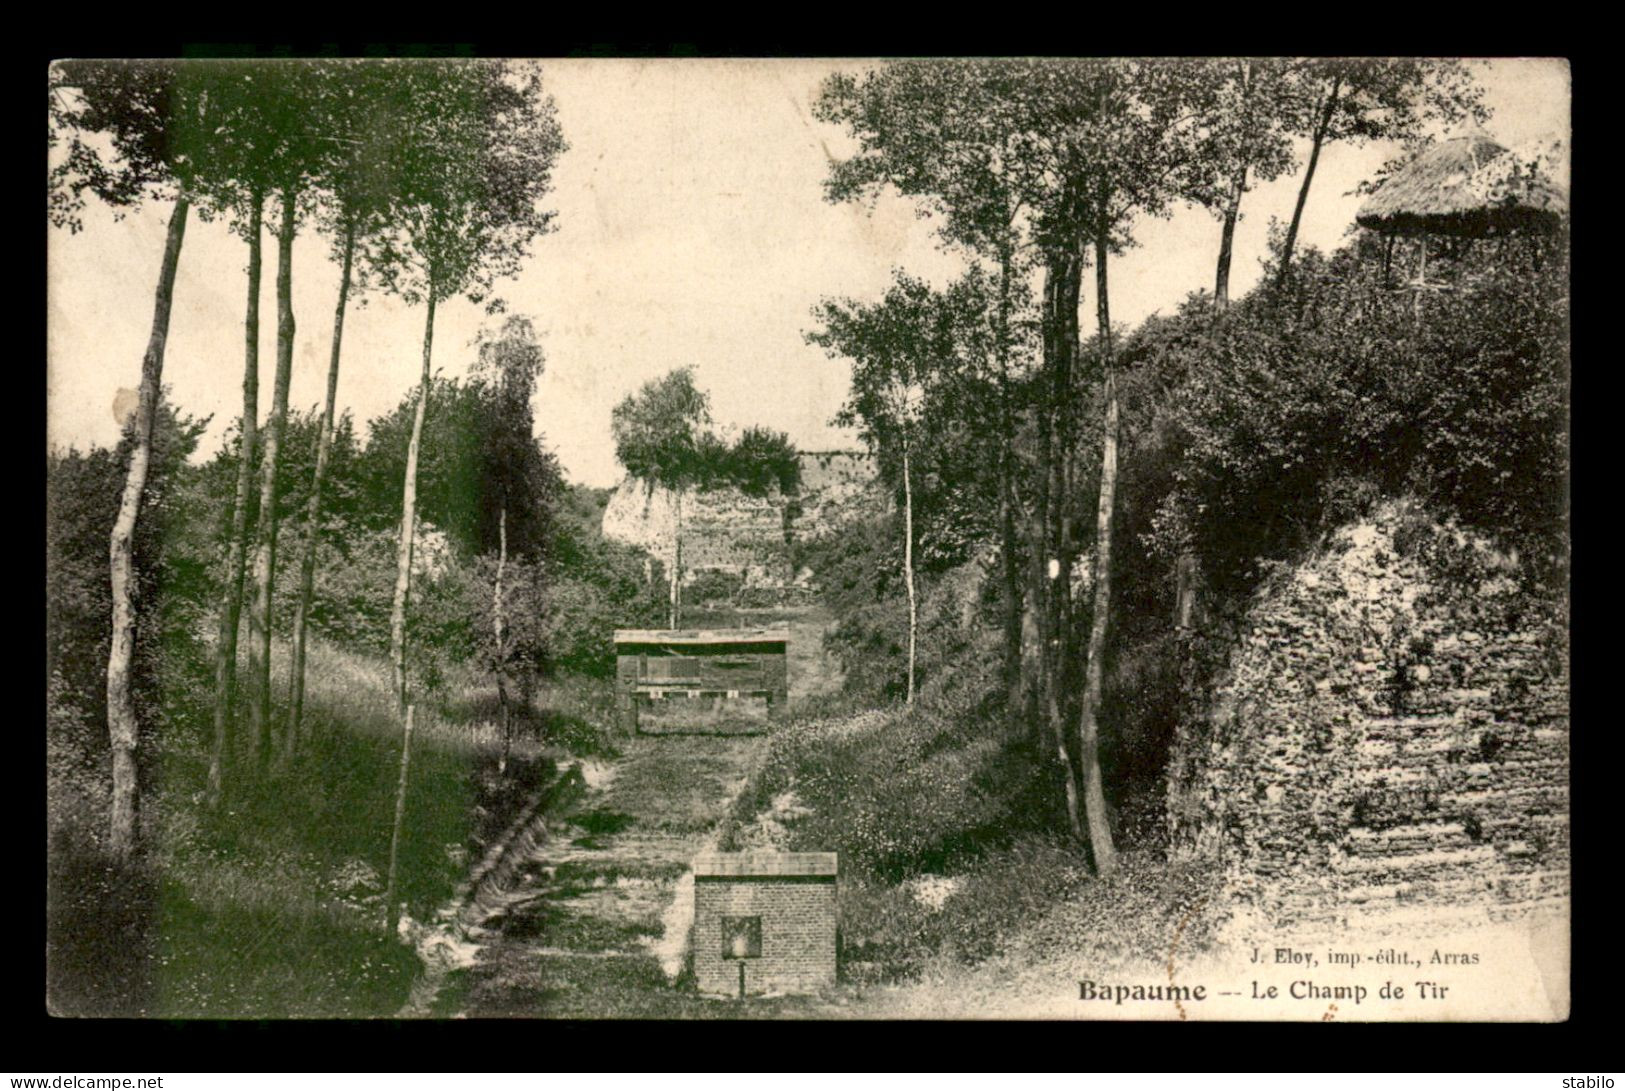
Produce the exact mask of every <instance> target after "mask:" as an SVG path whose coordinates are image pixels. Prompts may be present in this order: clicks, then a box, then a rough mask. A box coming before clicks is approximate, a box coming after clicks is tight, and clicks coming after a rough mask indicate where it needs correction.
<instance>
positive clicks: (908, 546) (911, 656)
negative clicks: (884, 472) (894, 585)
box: [903, 430, 920, 705]
mask: <svg viewBox="0 0 1625 1091" xmlns="http://www.w3.org/2000/svg"><path fill="white" fill-rule="evenodd" d="M903 583H904V586H905V587H906V588H907V590H908V696H907V698H906V700H907V703H908V704H911V705H912V704H913V703H914V661H915V648H916V646H917V642H918V639H919V631H920V608H919V604H918V602H917V601H916V599H915V594H914V485H913V483H912V481H911V480H910V473H909V464H908V432H907V431H906V430H905V431H904V433H903Z"/></svg>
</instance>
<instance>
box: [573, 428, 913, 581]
mask: <svg viewBox="0 0 1625 1091" xmlns="http://www.w3.org/2000/svg"><path fill="white" fill-rule="evenodd" d="M800 458H801V485H800V488H799V490H798V491H797V493H796V494H795V495H793V496H783V495H781V494H780V493H779V491H778V489H777V488H776V487H775V488H774V489H772V490H771V491H770V492H769V493H768V494H767V495H766V496H762V497H755V496H747V495H746V494H745V493H743V492H741V491H739V490H738V489H736V488H731V487H730V488H724V489H714V490H708V491H700V490H693V489H690V490H685V491H684V493H683V496H682V520H683V574H684V579H685V581H686V580H693V579H695V578H696V577H697V576H699V575H700V574H701V573H703V572H707V571H721V572H728V573H733V574H738V575H742V576H744V577H745V578H746V581H747V583H749V584H751V585H753V586H771V585H774V584H779V583H786V582H789V581H790V580H791V579H792V578H793V576H794V573H791V572H790V571H789V570H788V560H787V554H786V550H785V547H786V545H787V544H788V543H789V542H791V541H794V540H798V539H799V540H807V539H811V538H816V537H818V536H819V535H823V534H828V533H830V532H832V531H835V530H837V529H839V528H840V527H841V526H843V525H845V524H846V523H847V522H848V521H850V520H851V519H853V518H856V517H860V516H864V515H873V514H875V513H877V512H880V511H884V510H885V508H886V506H887V505H888V504H889V500H888V499H887V498H886V497H885V496H884V493H883V491H882V490H881V489H880V487H879V485H878V482H877V481H876V478H875V472H874V464H873V461H872V460H871V459H870V458H869V456H868V455H866V454H864V453H862V452H856V451H819V452H802V454H801V455H800ZM676 528H677V496H676V495H675V493H673V491H672V490H670V489H667V488H663V487H662V486H659V485H655V484H652V483H650V482H647V481H643V480H641V479H639V478H635V477H627V478H625V479H623V480H622V481H621V483H620V485H618V486H617V487H616V489H615V492H614V493H613V494H612V495H611V496H610V499H609V504H608V506H607V507H606V508H605V509H604V521H603V531H604V537H606V538H609V539H611V540H613V541H618V542H625V543H627V544H629V545H636V546H641V547H642V548H644V549H647V550H648V551H649V552H650V553H652V554H653V555H654V556H655V557H656V558H658V559H659V560H660V562H661V563H662V564H665V565H668V566H669V565H670V564H671V563H672V560H673V557H674V554H675V550H676Z"/></svg>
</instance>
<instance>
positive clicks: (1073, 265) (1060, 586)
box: [1045, 255, 1083, 737]
mask: <svg viewBox="0 0 1625 1091" xmlns="http://www.w3.org/2000/svg"><path fill="white" fill-rule="evenodd" d="M1082 276H1083V263H1082V261H1081V259H1080V258H1079V257H1078V256H1076V255H1068V256H1067V257H1066V258H1065V259H1063V263H1062V266H1061V269H1060V271H1059V274H1058V276H1057V278H1056V282H1055V286H1054V292H1053V294H1052V296H1051V299H1050V308H1051V313H1050V323H1051V325H1053V327H1054V330H1055V333H1054V337H1055V357H1056V362H1057V368H1056V374H1055V406H1056V430H1055V431H1056V437H1055V439H1056V443H1055V452H1054V455H1055V457H1054V458H1053V459H1052V461H1051V466H1050V497H1051V501H1050V516H1051V521H1052V524H1053V525H1052V527H1051V528H1050V532H1049V533H1050V540H1051V542H1052V543H1053V544H1052V546H1051V549H1052V552H1051V554H1050V556H1051V558H1053V559H1052V561H1051V565H1050V567H1051V572H1050V581H1049V582H1050V595H1049V615H1050V621H1049V638H1050V639H1049V653H1050V654H1049V663H1050V667H1049V685H1048V687H1047V700H1046V704H1045V707H1046V709H1047V710H1048V713H1049V716H1050V720H1051V730H1052V732H1053V733H1054V734H1055V735H1056V736H1057V737H1063V736H1064V735H1065V733H1066V692H1067V679H1068V676H1069V668H1070V664H1071V661H1072V569H1073V559H1074V545H1073V539H1072V513H1071V511H1070V505H1069V504H1068V503H1067V502H1066V498H1067V497H1069V496H1071V495H1072V488H1073V476H1074V475H1073V472H1072V452H1073V449H1074V447H1075V446H1076V444H1077V438H1078V436H1077V423H1076V419H1075V415H1074V413H1073V407H1072V395H1073V390H1072V375H1073V370H1074V364H1075V362H1076V358H1077V353H1078V299H1079V295H1080V293H1081V291H1082V285H1081V280H1082Z"/></svg>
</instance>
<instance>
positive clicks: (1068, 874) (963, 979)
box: [723, 683, 1212, 1018]
mask: <svg viewBox="0 0 1625 1091" xmlns="http://www.w3.org/2000/svg"><path fill="white" fill-rule="evenodd" d="M970 688H972V689H974V688H975V687H974V683H972V685H971V687H970ZM1055 795H1056V792H1055V790H1054V786H1053V785H1052V784H1051V783H1050V770H1049V769H1048V767H1047V766H1046V765H1045V763H1044V762H1043V761H1042V760H1041V758H1040V757H1039V755H1037V754H1036V753H1034V752H1033V750H1032V747H1031V744H1030V742H1029V741H1028V740H1027V739H1025V738H1019V737H1009V736H1008V735H1006V734H1005V732H1004V730H1003V729H1002V728H1001V727H999V726H997V724H996V722H990V720H989V719H988V718H985V717H983V716H980V715H978V714H977V712H976V711H975V710H974V709H973V708H966V707H963V704H962V701H961V700H959V699H958V698H956V697H955V696H954V695H953V694H952V693H948V694H945V695H943V696H942V697H941V698H940V699H939V700H937V701H934V702H926V703H923V704H922V705H920V706H917V707H916V708H915V709H913V710H907V709H903V708H892V709H889V710H880V711H874V712H868V713H862V714H858V715H855V716H853V715H842V716H833V717H829V718H823V719H813V720H808V721H805V722H801V723H796V724H793V725H791V727H790V728H789V729H788V730H786V731H784V732H782V733H780V734H778V735H776V736H775V737H774V738H773V739H772V740H771V741H770V752H769V754H768V755H767V757H766V759H765V761H764V762H763V764H762V766H761V769H760V772H759V773H758V774H757V775H756V776H755V777H753V779H752V782H751V784H750V785H749V786H747V788H746V790H745V791H744V792H743V793H741V796H740V798H739V802H738V805H737V806H736V808H735V810H734V813H733V814H732V815H731V816H730V822H729V825H728V828H727V830H726V831H725V833H724V837H723V847H724V848H732V849H742V848H748V847H773V848H778V849H782V850H792V851H801V850H805V851H813V850H824V851H828V850H832V849H833V850H835V851H838V852H840V853H841V889H840V901H841V906H840V909H841V936H842V976H843V979H844V980H845V982H846V983H847V986H848V987H847V988H845V989H843V991H842V995H840V996H838V997H836V998H835V999H836V1000H837V1001H838V1004H837V1006H836V1007H834V1008H832V1009H830V1011H829V1012H827V1013H826V1014H839V1015H843V1016H873V1015H877V1014H885V1015H891V1016H905V1017H916V1018H918V1017H933V1016H937V1017H940V1016H942V1015H947V1014H957V1015H960V1016H974V1015H976V1014H978V1008H977V1004H978V1003H979V1000H978V998H979V997H980V998H981V999H983V1000H985V999H986V998H987V996H988V995H990V994H991V993H993V992H995V991H996V983H997V982H1000V981H1006V980H1013V981H1017V982H1020V983H1021V986H1020V987H1022V988H1028V987H1030V986H1031V985H1032V981H1033V979H1035V978H1036V979H1037V980H1041V981H1051V982H1054V981H1059V982H1068V981H1074V980H1075V977H1072V976H1068V975H1069V974H1074V973H1075V969H1076V965H1077V964H1078V963H1079V962H1080V960H1081V961H1083V962H1086V963H1087V962H1094V963H1098V962H1099V961H1100V960H1102V959H1139V958H1162V957H1165V956H1166V954H1167V951H1168V949H1169V943H1170V937H1172V936H1175V935H1178V936H1179V937H1180V940H1179V942H1180V944H1181V946H1182V948H1183V949H1184V950H1186V951H1199V950H1201V949H1204V948H1205V947H1206V946H1207V945H1208V944H1209V943H1210V942H1211V927H1210V926H1211V923H1212V918H1211V917H1209V916H1207V915H1203V914H1201V913H1197V914H1192V913H1191V912H1190V911H1191V908H1192V906H1193V905H1197V904H1198V903H1200V902H1202V901H1203V899H1205V897H1206V896H1207V891H1208V885H1209V883H1210V877H1209V876H1208V875H1207V874H1206V873H1205V872H1203V871H1200V870H1193V871H1190V872H1188V873H1187V872H1185V871H1182V870H1179V869H1170V868H1169V867H1168V865H1167V864H1166V863H1165V862H1164V861H1162V860H1161V859H1159V858H1158V857H1157V856H1156V855H1155V854H1154V853H1153V852H1151V851H1149V850H1143V851H1133V850H1131V851H1130V852H1128V853H1127V854H1125V856H1124V857H1123V861H1122V862H1123V867H1122V869H1121V871H1120V873H1119V874H1118V875H1117V876H1115V877H1114V878H1113V879H1112V880H1111V881H1109V882H1101V881H1099V880H1097V879H1095V878H1094V877H1093V875H1092V872H1091V870H1090V867H1089V862H1088V857H1087V854H1086V853H1085V852H1084V851H1083V850H1082V849H1081V848H1080V847H1079V846H1076V845H1074V844H1071V843H1069V842H1067V841H1066V840H1064V839H1063V838H1060V837H1058V836H1056V835H1055V833H1054V831H1055V830H1057V829H1061V828H1064V826H1063V824H1062V822H1061V820H1060V816H1059V815H1058V814H1056V813H1055V808H1054V798H1055ZM881 985H884V986H888V987H887V988H874V986H881ZM899 985H902V986H903V987H902V988H896V987H895V986H899ZM1074 987H1075V986H1074ZM1018 991H1019V990H1018ZM999 1010H1000V1008H999V1007H997V1006H994V1007H990V1008H986V1009H984V1010H983V1011H982V1014H991V1013H993V1012H996V1011H999Z"/></svg>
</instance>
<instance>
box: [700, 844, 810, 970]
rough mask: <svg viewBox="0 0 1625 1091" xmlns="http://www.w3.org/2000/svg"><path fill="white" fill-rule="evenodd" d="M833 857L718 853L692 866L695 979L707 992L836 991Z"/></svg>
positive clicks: (709, 855)
mask: <svg viewBox="0 0 1625 1091" xmlns="http://www.w3.org/2000/svg"><path fill="white" fill-rule="evenodd" d="M836 870H837V867H836V854H835V853H833V852H715V853H706V854H703V855H701V856H699V857H698V858H696V859H695V861H694V948H693V949H694V976H695V978H696V980H697V981H698V984H699V989H700V991H701V992H704V993H720V994H726V995H729V996H738V995H739V982H740V969H739V968H740V967H741V966H743V967H744V982H745V994H746V995H747V996H753V995H760V994H762V993H808V992H816V991H818V990H820V989H824V988H828V987H829V986H831V985H833V984H835V883H836Z"/></svg>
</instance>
